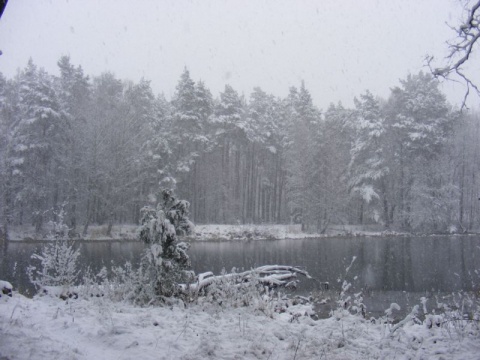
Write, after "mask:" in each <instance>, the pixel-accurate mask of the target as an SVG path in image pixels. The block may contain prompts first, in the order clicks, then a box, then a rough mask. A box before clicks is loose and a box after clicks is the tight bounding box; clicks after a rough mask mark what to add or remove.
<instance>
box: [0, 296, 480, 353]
mask: <svg viewBox="0 0 480 360" xmlns="http://www.w3.org/2000/svg"><path fill="white" fill-rule="evenodd" d="M304 313H305V307H300V308H297V309H294V308H290V310H289V311H287V312H284V313H281V314H279V313H277V312H274V311H273V310H272V309H269V308H268V306H267V307H265V306H264V307H261V306H258V304H257V306H251V307H241V308H234V307H227V308H225V307H222V306H219V305H212V304H211V303H208V304H207V303H204V304H195V305H190V306H188V307H187V308H183V307H181V306H169V307H134V306H132V305H128V304H125V303H119V302H111V301H109V300H107V299H104V298H91V299H88V300H86V299H76V300H72V299H71V300H68V301H62V300H60V299H58V298H53V297H48V296H45V297H36V298H34V299H28V298H26V297H24V296H22V295H19V294H17V293H14V294H13V297H11V298H10V297H6V296H3V297H2V298H1V299H0V359H10V360H15V359H112V360H117V359H289V360H290V359H332V360H333V359H439V360H440V359H445V360H446V359H479V358H480V331H479V322H478V320H477V321H468V322H458V321H457V322H454V321H451V322H450V321H448V320H447V319H445V318H442V317H437V318H435V317H433V318H432V319H433V326H432V327H431V328H429V326H428V325H430V324H431V322H429V321H426V322H424V323H420V324H415V323H414V322H413V321H411V320H409V321H406V322H405V323H400V324H399V325H390V324H380V323H379V322H377V323H376V324H373V323H371V322H370V321H367V320H364V319H363V318H362V317H361V316H358V315H351V314H348V313H346V312H342V311H338V312H337V314H336V315H335V316H332V317H331V318H328V319H325V320H318V321H314V320H312V319H311V318H310V317H309V316H303V314H304ZM435 319H437V320H438V323H439V326H437V325H436V324H435Z"/></svg>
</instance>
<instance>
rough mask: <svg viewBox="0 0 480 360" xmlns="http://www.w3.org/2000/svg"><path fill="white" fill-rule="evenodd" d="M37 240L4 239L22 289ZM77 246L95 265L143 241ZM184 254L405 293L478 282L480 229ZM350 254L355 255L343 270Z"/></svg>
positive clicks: (213, 266)
mask: <svg viewBox="0 0 480 360" xmlns="http://www.w3.org/2000/svg"><path fill="white" fill-rule="evenodd" d="M41 246H42V244H41V243H23V242H10V243H9V244H8V245H5V246H2V247H1V249H0V261H1V263H0V279H3V280H8V281H10V282H11V283H12V284H14V287H15V288H16V289H18V290H19V291H21V292H27V291H28V290H29V289H31V286H30V285H29V284H28V279H27V277H26V275H25V269H26V267H27V266H28V263H29V261H30V256H31V254H32V253H33V252H35V251H37V252H38V251H40V248H41ZM78 246H80V249H81V259H82V262H83V264H84V265H89V266H90V267H91V268H92V269H93V270H94V271H96V270H99V269H100V268H101V267H102V266H104V265H105V266H107V267H108V266H110V264H111V263H112V261H113V262H115V263H116V264H122V263H124V262H125V261H127V260H128V261H131V262H133V263H136V262H138V259H139V258H140V255H141V251H142V249H143V245H142V244H141V243H138V242H119V241H111V242H79V243H78ZM189 254H190V258H191V260H192V266H193V268H194V270H195V271H196V272H203V271H210V270H211V271H214V272H215V273H220V272H221V271H222V269H226V270H227V271H230V270H231V269H232V268H234V267H235V268H237V269H250V268H252V267H256V266H260V265H265V264H284V265H295V266H301V267H305V268H306V269H307V271H308V272H309V273H310V274H311V275H312V276H313V277H314V278H316V279H318V280H319V281H321V282H329V283H330V287H331V289H332V290H333V291H335V290H338V289H339V288H340V281H343V280H344V279H346V280H347V281H349V282H352V284H353V286H354V290H355V291H359V290H360V289H361V290H363V291H364V293H365V294H366V297H368V296H367V295H371V294H375V293H376V294H379V297H380V294H383V295H382V296H384V297H385V296H386V294H397V295H394V296H393V297H394V298H395V297H398V294H407V295H405V296H404V298H405V299H407V298H408V294H425V292H428V293H435V292H446V293H449V292H454V291H458V290H467V291H472V290H475V291H478V290H479V289H480V281H479V280H480V277H479V275H480V273H479V270H480V237H473V236H462V237H460V236H458V237H416V238H415V237H412V238H404V237H398V238H397V237H391V238H354V239H302V240H270V241H251V242H241V241H238V242H237V241H235V242H195V243H192V246H191V249H190V251H189ZM353 257H355V258H356V260H355V261H354V263H353V265H352V267H351V269H350V271H349V272H348V274H346V268H347V267H348V266H349V265H350V263H351V261H352V259H353ZM318 284H319V283H318V282H316V281H303V279H302V285H301V288H300V289H299V291H302V292H304V291H311V290H315V289H317V288H318ZM417 297H418V296H415V298H417ZM398 301H400V300H398ZM372 306H374V305H372ZM370 308H371V307H370Z"/></svg>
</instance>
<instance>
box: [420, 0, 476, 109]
mask: <svg viewBox="0 0 480 360" xmlns="http://www.w3.org/2000/svg"><path fill="white" fill-rule="evenodd" d="M452 30H454V31H455V32H456V33H457V37H456V38H455V40H454V41H452V42H447V44H448V47H449V49H450V53H449V55H448V56H447V57H446V62H447V63H446V66H444V67H440V68H434V67H432V62H433V59H434V58H433V56H427V58H426V62H427V66H428V67H429V68H430V71H431V73H432V75H433V76H435V77H436V78H443V79H446V80H450V81H458V80H456V79H455V78H459V80H460V82H461V83H464V84H465V85H466V90H465V96H464V98H463V102H462V109H464V108H466V101H467V98H468V96H469V95H470V90H471V89H473V90H474V91H475V92H476V93H477V95H478V96H480V89H479V87H478V86H477V85H476V84H475V83H474V82H473V81H472V80H471V79H470V78H469V77H468V76H467V75H465V73H464V69H463V68H462V66H463V65H465V64H466V63H467V62H468V61H469V60H470V57H471V55H472V53H473V49H474V46H475V44H477V41H478V39H479V38H480V0H478V1H477V2H476V3H475V4H474V5H473V6H472V7H471V9H470V10H469V11H468V17H467V19H466V20H465V22H464V23H463V24H461V25H460V26H458V27H452Z"/></svg>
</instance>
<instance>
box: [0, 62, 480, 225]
mask: <svg viewBox="0 0 480 360" xmlns="http://www.w3.org/2000/svg"><path fill="white" fill-rule="evenodd" d="M58 67H59V75H51V74H48V73H47V72H46V71H45V70H44V69H42V68H38V67H37V66H36V65H35V64H34V62H33V61H32V60H30V61H29V62H28V64H27V65H26V67H25V68H24V69H21V70H19V72H18V74H17V75H16V76H15V77H14V78H13V79H6V78H5V77H4V76H3V75H1V74H0V104H1V105H0V155H1V156H0V158H1V160H0V179H1V180H0V191H1V196H0V214H1V217H2V222H3V224H2V226H3V227H4V232H8V229H9V227H11V226H21V225H33V226H34V227H35V230H36V231H37V232H38V233H42V231H45V227H46V224H47V223H48V222H58V221H59V218H60V217H61V218H62V219H64V221H65V222H66V224H67V225H68V227H69V228H70V229H71V231H73V232H75V233H77V234H82V233H86V232H87V230H88V227H89V226H90V225H91V224H109V228H111V226H113V225H114V224H116V223H138V222H139V220H140V210H141V208H142V207H143V206H144V205H146V204H148V203H154V202H155V201H156V199H155V194H156V193H157V192H158V190H159V188H175V189H176V192H177V194H178V196H179V197H180V198H184V199H186V200H188V201H189V202H190V203H191V208H190V209H191V219H192V220H193V221H194V222H196V223H219V224H220V223H223V224H237V223H301V224H302V226H303V228H304V229H305V230H306V231H315V232H325V231H326V230H327V229H328V228H329V227H330V226H332V225H338V224H363V225H365V224H381V225H382V226H383V227H384V228H386V229H392V230H397V229H399V230H408V231H421V232H425V231H437V232H438V231H448V230H450V229H453V228H455V229H456V230H457V231H468V230H472V229H475V228H476V227H477V219H478V218H479V215H480V209H479V206H478V205H479V201H478V195H477V189H478V182H479V179H478V177H479V176H478V175H479V171H478V170H479V169H478V168H479V166H480V162H479V155H480V149H479V145H478V139H479V136H480V134H479V132H480V129H479V123H478V114H476V113H474V112H463V113H461V112H459V111H458V110H457V109H456V108H454V107H452V106H451V105H449V104H448V102H447V101H446V98H445V95H444V94H442V92H441V91H440V90H439V88H438V82H437V81H436V80H435V79H434V78H433V77H432V76H431V75H429V74H424V73H422V72H420V73H418V74H410V75H408V76H407V77H406V78H405V79H403V80H400V83H399V85H397V86H395V87H393V88H392V89H391V92H390V95H389V97H388V98H387V99H382V98H380V97H378V96H374V95H373V94H372V93H370V92H369V91H365V93H363V94H361V95H359V96H358V98H355V100H354V107H352V108H347V107H344V106H343V105H342V104H341V103H338V104H332V105H330V106H329V108H328V109H327V110H326V111H321V110H320V109H318V108H317V107H316V106H315V105H314V103H313V100H312V97H311V95H310V93H309V91H308V89H307V88H306V85H305V83H304V82H302V83H301V84H300V85H299V86H298V87H291V88H290V90H289V93H288V95H287V96H286V97H285V98H278V97H275V96H273V95H270V94H268V93H266V92H264V91H263V90H262V89H261V88H259V87H257V88H254V90H253V92H252V93H251V94H250V96H249V97H248V98H247V97H245V96H243V95H240V94H239V93H238V92H237V91H235V90H234V89H233V88H232V87H231V86H230V85H225V89H224V91H223V92H221V93H220V94H219V96H217V97H214V96H213V95H212V94H211V92H210V91H209V89H208V88H207V86H206V85H205V84H204V83H203V82H202V81H194V80H192V78H191V77H190V74H189V71H188V70H187V69H185V70H184V71H183V73H182V74H181V76H180V79H179V81H178V84H177V86H176V90H175V94H174V96H173V97H172V99H170V100H167V99H166V98H165V97H164V96H163V95H155V94H154V93H153V91H152V89H151V87H150V82H149V81H147V80H144V79H142V80H140V81H139V82H138V83H134V82H131V81H121V80H119V79H117V78H116V77H115V76H114V75H113V74H112V73H109V72H106V73H103V74H101V75H100V76H95V77H92V78H90V77H89V76H87V75H85V74H84V72H83V69H82V67H81V66H75V65H73V64H72V63H71V61H70V58H69V57H66V56H64V57H62V58H60V60H59V61H58Z"/></svg>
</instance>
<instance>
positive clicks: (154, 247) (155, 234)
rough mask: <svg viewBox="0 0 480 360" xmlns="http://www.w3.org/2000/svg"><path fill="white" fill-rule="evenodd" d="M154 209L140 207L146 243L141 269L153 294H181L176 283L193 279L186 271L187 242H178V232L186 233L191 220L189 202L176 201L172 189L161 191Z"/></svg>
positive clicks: (168, 295) (187, 260) (187, 266)
mask: <svg viewBox="0 0 480 360" xmlns="http://www.w3.org/2000/svg"><path fill="white" fill-rule="evenodd" d="M159 198H160V201H159V202H158V204H157V206H156V208H153V207H151V206H146V207H144V208H143V209H142V220H141V227H140V232H139V235H140V239H141V240H142V241H143V242H144V243H145V244H148V245H149V247H148V249H147V250H146V251H145V254H144V258H143V261H142V272H143V273H144V274H146V276H147V277H148V279H149V281H150V285H151V286H152V288H151V290H152V291H153V293H152V296H154V297H160V299H162V298H163V299H164V298H165V297H171V296H177V295H180V288H179V287H178V284H179V283H188V282H189V281H190V280H191V279H192V278H193V273H192V272H191V271H189V268H190V259H189V257H188V255H187V250H188V244H187V243H185V242H178V240H177V235H188V234H190V233H191V232H192V230H193V223H192V222H191V221H190V220H189V219H188V214H189V211H188V209H189V207H190V204H189V202H188V201H185V200H177V199H176V198H175V196H174V195H173V191H172V190H168V189H164V190H162V192H161V194H160V196H159Z"/></svg>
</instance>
